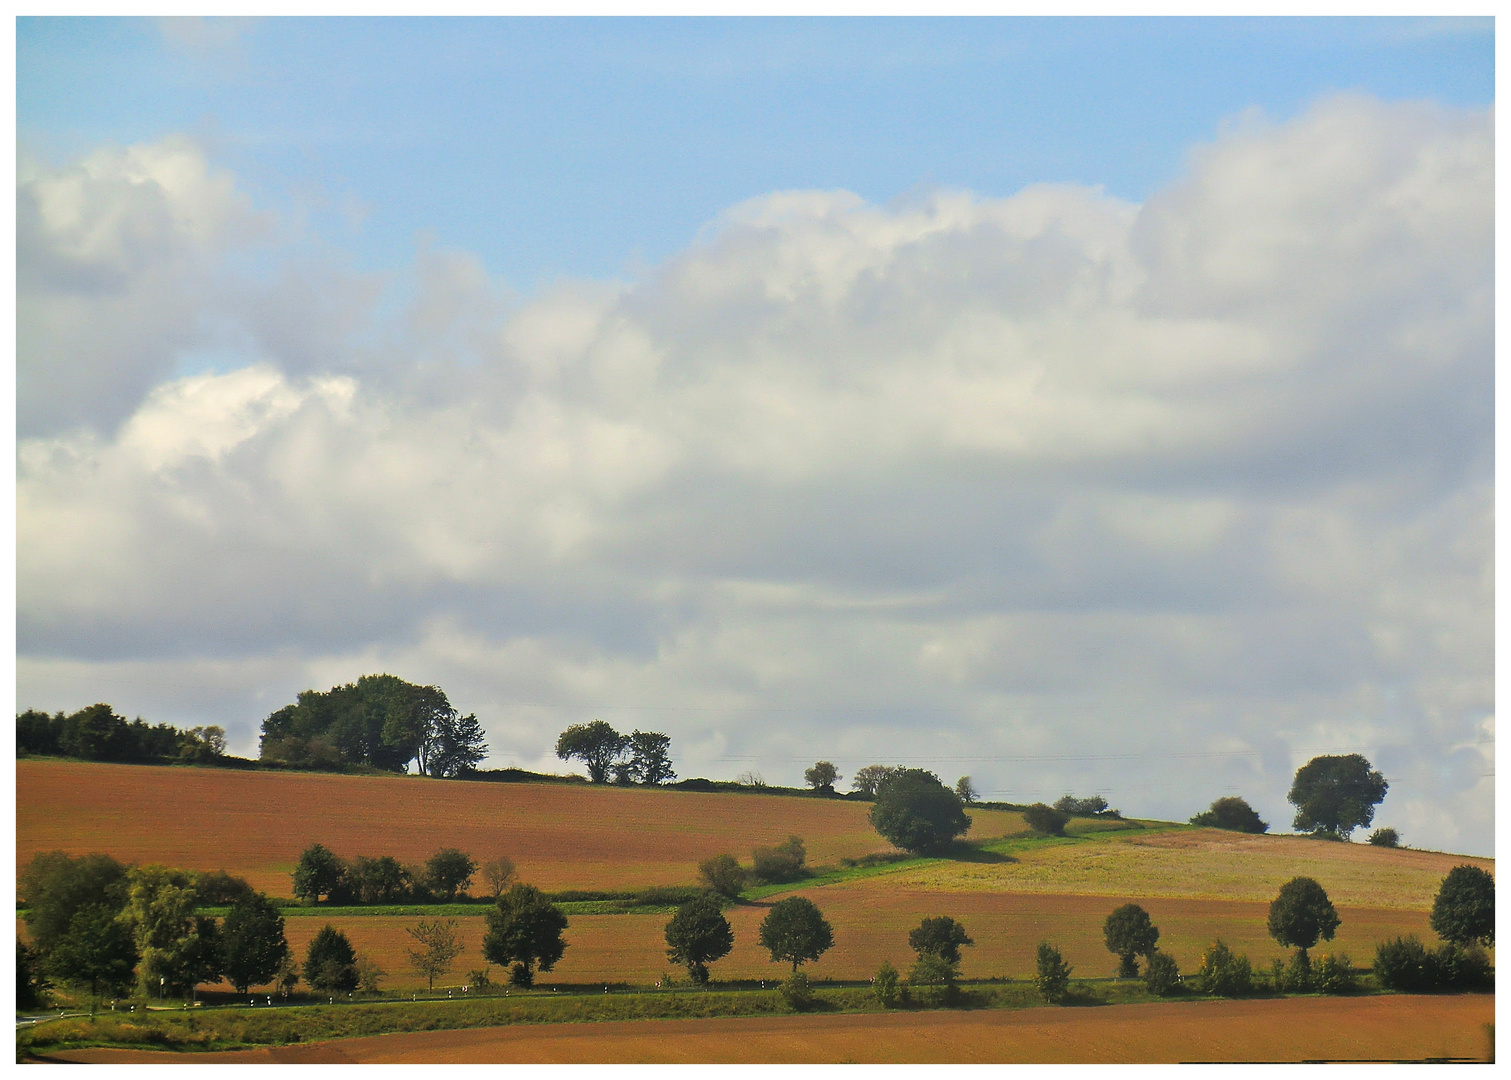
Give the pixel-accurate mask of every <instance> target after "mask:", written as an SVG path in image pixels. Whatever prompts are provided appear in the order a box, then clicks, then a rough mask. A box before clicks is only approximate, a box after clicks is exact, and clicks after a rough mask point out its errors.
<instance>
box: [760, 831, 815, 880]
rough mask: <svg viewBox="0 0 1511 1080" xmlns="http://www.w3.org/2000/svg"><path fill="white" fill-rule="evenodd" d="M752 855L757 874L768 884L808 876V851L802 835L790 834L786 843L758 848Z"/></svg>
mask: <svg viewBox="0 0 1511 1080" xmlns="http://www.w3.org/2000/svg"><path fill="white" fill-rule="evenodd" d="M750 856H751V862H752V863H753V864H754V871H753V872H754V874H755V876H756V877H757V878H759V879H760V880H762V881H764V882H767V883H768V884H771V885H777V884H780V883H782V882H786V881H801V880H802V879H803V878H805V877H807V876H808V867H807V865H806V862H807V857H808V853H807V850H806V849H805V848H804V847H803V841H802V838H801V837H798V836H789V837H788V838H787V842H786V843H784V844H778V845H777V846H776V847H759V848H756V849H755V850H754V851H752V852H751V853H750Z"/></svg>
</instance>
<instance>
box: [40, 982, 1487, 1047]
mask: <svg viewBox="0 0 1511 1080" xmlns="http://www.w3.org/2000/svg"><path fill="white" fill-rule="evenodd" d="M1494 1018H1495V999H1494V998H1493V997H1490V996H1466V997H1405V996H1401V997H1373V998H1357V999H1349V998H1310V999H1308V998H1291V999H1287V1000H1282V1001H1212V1002H1186V1003H1179V1004H1157V1005H1113V1006H1106V1007H1103V1008H1082V1009H1072V1008H1066V1009H1054V1008H1041V1009H1025V1010H1022V1011H1014V1012H1008V1011H997V1010H992V1011H983V1012H932V1013H919V1014H898V1013H868V1014H861V1015H845V1016H792V1017H760V1018H750V1019H738V1020H662V1021H642V1022H616V1023H602V1024H556V1025H540V1026H529V1027H524V1026H521V1027H507V1028H482V1029H475V1030H470V1031H425V1032H417V1033H413V1034H405V1035H379V1036H373V1037H369V1038H360V1039H346V1040H341V1041H337V1042H327V1043H314V1044H311V1045H308V1046H290V1047H279V1048H276V1049H268V1050H250V1051H241V1052H236V1053H226V1054H192V1055H191V1054H171V1053H167V1054H165V1053H147V1052H134V1051H126V1050H80V1051H72V1052H67V1053H59V1054H57V1055H55V1057H56V1059H58V1060H67V1061H78V1062H95V1063H104V1062H111V1063H122V1064H124V1063H128V1062H130V1063H148V1062H180V1063H183V1064H212V1063H221V1062H225V1063H230V1062H291V1063H292V1062H305V1063H364V1064H367V1063H381V1062H386V1063H407V1064H416V1063H472V1064H480V1063H502V1062H520V1063H551V1062H579V1063H580V1062H669V1063H675V1062H720V1063H731V1062H1090V1063H1104V1064H1110V1063H1120V1062H1176V1061H1304V1060H1318V1059H1323V1060H1379V1059H1391V1060H1421V1059H1423V1058H1443V1057H1461V1058H1474V1059H1476V1060H1483V1059H1484V1056H1485V1054H1486V1052H1487V1050H1488V1047H1489V1043H1488V1040H1487V1037H1486V1034H1485V1031H1484V1025H1485V1024H1487V1023H1490V1022H1492V1021H1493V1020H1494Z"/></svg>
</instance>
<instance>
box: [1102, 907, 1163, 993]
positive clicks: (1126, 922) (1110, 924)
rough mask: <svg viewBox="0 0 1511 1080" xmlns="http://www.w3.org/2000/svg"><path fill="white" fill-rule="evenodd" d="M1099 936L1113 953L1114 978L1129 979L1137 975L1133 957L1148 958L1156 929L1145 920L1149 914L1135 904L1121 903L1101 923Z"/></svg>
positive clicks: (1157, 937)
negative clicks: (1116, 970) (1115, 968)
mask: <svg viewBox="0 0 1511 1080" xmlns="http://www.w3.org/2000/svg"><path fill="white" fill-rule="evenodd" d="M1102 937H1103V939H1104V940H1105V941H1106V943H1107V951H1108V952H1110V953H1115V954H1117V958H1118V978H1120V979H1132V978H1136V977H1137V976H1138V960H1137V957H1140V956H1142V957H1145V958H1146V959H1147V958H1148V957H1151V956H1153V955H1154V946H1155V943H1156V942H1157V941H1159V928H1158V927H1157V926H1155V925H1154V923H1153V922H1151V921H1150V919H1149V913H1148V912H1147V911H1145V910H1144V909H1143V908H1141V907H1139V906H1138V905H1137V904H1124V905H1123V906H1122V907H1120V908H1116V909H1114V910H1113V912H1112V914H1111V915H1109V916H1107V921H1106V922H1105V923H1103V924H1102Z"/></svg>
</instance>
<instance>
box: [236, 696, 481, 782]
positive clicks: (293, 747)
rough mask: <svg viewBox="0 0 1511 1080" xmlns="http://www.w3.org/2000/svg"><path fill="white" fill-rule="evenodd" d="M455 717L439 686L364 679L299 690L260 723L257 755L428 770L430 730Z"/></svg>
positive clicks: (311, 762)
mask: <svg viewBox="0 0 1511 1080" xmlns="http://www.w3.org/2000/svg"><path fill="white" fill-rule="evenodd" d="M455 716H456V712H455V710H453V709H452V708H451V703H450V702H449V701H447V700H446V694H445V692H444V691H442V690H441V688H440V687H438V686H416V685H415V684H414V683H409V682H405V681H404V680H403V679H400V678H398V677H397V676H395V675H364V676H362V677H361V678H360V679H358V680H357V681H356V682H355V683H348V684H347V685H345V686H337V687H333V688H332V689H330V690H326V691H319V690H306V691H304V692H302V693H301V694H300V695H299V697H298V700H297V701H296V702H295V703H294V704H293V705H286V706H284V707H283V708H281V709H279V710H277V711H276V712H274V713H273V714H272V715H271V716H269V717H268V718H267V719H266V720H264V721H263V722H262V750H261V754H262V757H263V758H265V759H268V760H272V761H282V762H286V763H288V764H292V765H300V766H305V767H328V766H334V765H341V764H361V765H372V766H375V767H377V768H379V769H388V770H391V771H393V772H404V771H405V770H406V769H408V767H409V763H410V762H411V761H413V762H415V764H416V766H417V767H418V770H419V771H420V772H421V773H424V772H425V771H426V770H427V765H428V761H427V755H428V753H429V750H430V747H431V744H432V739H433V736H434V733H435V731H436V728H437V725H438V724H439V723H441V722H442V721H443V720H445V721H447V722H451V721H453V720H454V719H455Z"/></svg>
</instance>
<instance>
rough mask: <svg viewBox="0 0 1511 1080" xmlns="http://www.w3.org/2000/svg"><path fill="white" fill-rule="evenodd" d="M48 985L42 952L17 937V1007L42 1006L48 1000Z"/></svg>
mask: <svg viewBox="0 0 1511 1080" xmlns="http://www.w3.org/2000/svg"><path fill="white" fill-rule="evenodd" d="M48 986H49V983H48V981H47V978H46V977H45V976H44V975H43V974H42V954H41V953H39V952H37V951H36V950H35V949H28V948H27V947H26V942H24V941H22V940H21V939H20V938H19V937H18V938H16V1008H17V1009H36V1008H40V1007H41V1006H42V1005H43V1003H44V1002H45V1001H46V1000H47V988H48Z"/></svg>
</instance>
